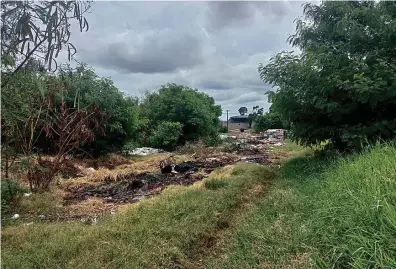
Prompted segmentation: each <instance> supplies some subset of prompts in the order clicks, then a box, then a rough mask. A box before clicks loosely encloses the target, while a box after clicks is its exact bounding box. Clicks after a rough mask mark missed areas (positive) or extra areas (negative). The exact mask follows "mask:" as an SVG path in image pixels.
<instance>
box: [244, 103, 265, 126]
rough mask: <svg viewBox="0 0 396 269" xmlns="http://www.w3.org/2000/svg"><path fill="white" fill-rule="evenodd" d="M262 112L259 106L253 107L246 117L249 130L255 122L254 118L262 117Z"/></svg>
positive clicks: (262, 109)
mask: <svg viewBox="0 0 396 269" xmlns="http://www.w3.org/2000/svg"><path fill="white" fill-rule="evenodd" d="M263 112H264V108H262V107H261V108H260V107H259V106H254V107H253V109H252V113H250V114H249V115H248V119H249V128H252V124H253V122H254V121H255V120H256V118H257V117H258V116H261V115H263Z"/></svg>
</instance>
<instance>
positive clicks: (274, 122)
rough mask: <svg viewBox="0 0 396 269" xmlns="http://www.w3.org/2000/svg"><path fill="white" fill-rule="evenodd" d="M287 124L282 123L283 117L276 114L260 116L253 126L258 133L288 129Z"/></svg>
mask: <svg viewBox="0 0 396 269" xmlns="http://www.w3.org/2000/svg"><path fill="white" fill-rule="evenodd" d="M286 128H287V126H286V124H285V123H284V122H283V121H282V119H281V117H280V116H279V115H278V114H276V113H265V114H264V115H261V116H258V117H257V118H256V119H255V121H254V125H253V129H254V131H255V132H256V133H259V132H263V131H265V130H268V129H286Z"/></svg>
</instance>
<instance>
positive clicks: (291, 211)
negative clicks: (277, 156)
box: [208, 145, 396, 269]
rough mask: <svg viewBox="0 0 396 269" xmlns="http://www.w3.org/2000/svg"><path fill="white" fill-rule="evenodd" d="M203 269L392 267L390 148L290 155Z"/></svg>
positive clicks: (395, 254)
mask: <svg viewBox="0 0 396 269" xmlns="http://www.w3.org/2000/svg"><path fill="white" fill-rule="evenodd" d="M280 176H281V180H280V181H279V182H278V183H277V184H275V185H274V186H273V188H272V190H271V191H270V192H269V194H268V196H267V198H266V199H264V200H262V201H260V202H259V203H258V204H256V206H255V207H254V209H253V210H252V211H251V212H250V213H249V215H248V217H247V218H246V219H245V220H244V221H243V222H241V224H240V226H239V227H238V228H237V230H236V232H235V234H234V238H233V240H232V244H231V245H230V247H229V248H227V250H226V251H225V257H226V258H224V259H223V260H218V259H212V260H210V261H209V262H208V268H313V267H315V268H362V269H363V268H396V149H395V147H393V146H392V145H383V146H377V147H375V148H374V149H372V150H371V151H366V152H363V153H362V154H359V155H355V156H350V157H347V158H340V159H323V158H317V157H298V158H295V159H293V160H291V161H289V162H288V163H286V164H285V165H284V166H283V167H282V169H281V174H280Z"/></svg>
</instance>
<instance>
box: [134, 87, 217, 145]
mask: <svg viewBox="0 0 396 269" xmlns="http://www.w3.org/2000/svg"><path fill="white" fill-rule="evenodd" d="M140 114H141V117H142V122H144V124H143V125H141V130H142V132H141V133H142V134H143V135H144V137H142V143H143V144H147V141H146V140H147V138H148V137H149V136H150V135H151V134H152V133H153V132H155V131H154V130H156V129H157V128H158V127H157V126H160V125H161V124H163V122H171V123H179V124H180V125H181V127H182V132H181V135H180V138H179V141H178V144H184V143H185V142H186V141H192V140H198V139H199V138H202V137H208V136H216V135H217V131H218V127H219V117H220V116H221V108H220V106H218V105H216V104H215V102H214V99H213V98H212V97H210V96H208V95H207V94H205V93H202V92H199V91H198V90H196V89H191V88H189V87H186V86H183V85H177V84H173V83H168V84H167V85H164V86H162V87H161V88H160V89H159V90H158V91H157V92H153V93H149V94H147V96H146V98H145V99H144V100H143V102H142V104H141V111H140Z"/></svg>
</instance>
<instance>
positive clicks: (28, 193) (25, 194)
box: [23, 192, 32, 197]
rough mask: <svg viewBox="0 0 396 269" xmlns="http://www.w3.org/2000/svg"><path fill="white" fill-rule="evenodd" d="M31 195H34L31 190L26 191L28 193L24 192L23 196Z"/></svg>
mask: <svg viewBox="0 0 396 269" xmlns="http://www.w3.org/2000/svg"><path fill="white" fill-rule="evenodd" d="M30 195H32V193H31V192H26V193H24V194H23V196H25V197H29V196H30Z"/></svg>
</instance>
